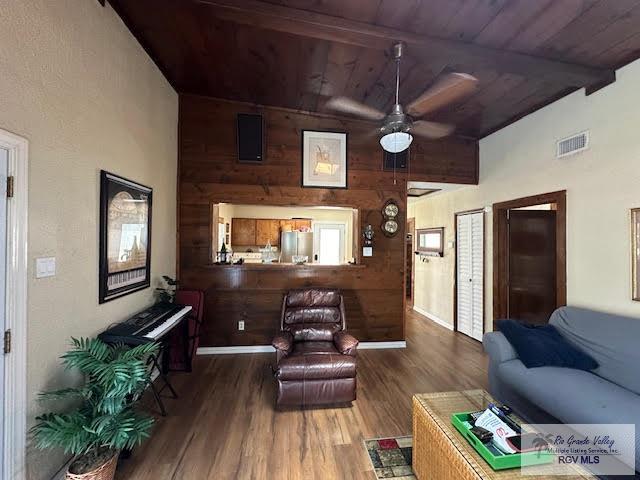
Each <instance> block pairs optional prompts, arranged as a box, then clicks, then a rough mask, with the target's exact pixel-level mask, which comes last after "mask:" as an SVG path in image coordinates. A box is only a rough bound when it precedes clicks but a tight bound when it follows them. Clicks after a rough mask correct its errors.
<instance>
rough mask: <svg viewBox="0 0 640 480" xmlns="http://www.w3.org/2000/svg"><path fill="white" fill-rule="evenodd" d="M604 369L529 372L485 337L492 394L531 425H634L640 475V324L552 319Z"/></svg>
mask: <svg viewBox="0 0 640 480" xmlns="http://www.w3.org/2000/svg"><path fill="white" fill-rule="evenodd" d="M549 323H550V324H551V325H553V326H555V327H556V329H557V330H558V331H559V332H560V334H561V335H562V336H563V337H564V338H565V339H567V340H568V341H569V342H570V343H571V344H573V345H574V346H576V347H577V348H579V349H580V350H582V351H584V352H586V353H588V354H589V355H591V356H592V357H593V358H594V359H595V360H596V361H597V362H598V364H599V367H598V368H597V369H595V370H593V371H592V372H585V371H582V370H574V369H570V368H559V367H540V368H530V369H527V368H526V367H525V366H524V365H523V363H522V362H521V361H520V360H519V359H518V355H517V354H516V352H515V350H514V349H513V347H512V346H511V344H510V343H509V341H508V340H507V339H506V337H505V336H504V335H503V334H502V333H500V332H491V333H487V334H485V335H484V338H483V344H484V349H485V351H486V352H487V353H488V354H489V389H490V392H491V394H492V395H493V396H494V397H495V398H496V399H498V400H499V401H501V402H503V403H506V404H507V405H510V406H511V407H512V408H513V409H514V410H515V411H516V412H517V413H518V414H520V416H521V417H523V418H525V419H526V420H527V421H529V422H531V423H557V421H560V422H562V423H633V424H635V425H636V470H639V469H640V442H639V438H640V319H638V318H630V317H624V316H620V315H612V314H608V313H602V312H597V311H593V310H587V309H583V308H577V307H561V308H559V309H557V310H556V311H555V312H554V313H553V314H552V315H551V318H550V319H549Z"/></svg>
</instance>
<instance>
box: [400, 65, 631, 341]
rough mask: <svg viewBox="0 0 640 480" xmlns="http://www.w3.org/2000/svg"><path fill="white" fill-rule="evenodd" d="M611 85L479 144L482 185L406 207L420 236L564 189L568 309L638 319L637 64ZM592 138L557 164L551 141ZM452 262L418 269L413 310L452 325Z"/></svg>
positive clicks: (449, 235)
mask: <svg viewBox="0 0 640 480" xmlns="http://www.w3.org/2000/svg"><path fill="white" fill-rule="evenodd" d="M617 78H618V79H617V81H616V82H615V83H614V84H612V85H609V86H608V87H606V88H604V89H602V90H600V91H598V92H596V93H594V94H592V95H590V96H585V95H584V92H583V91H578V92H575V93H573V94H572V95H570V96H568V97H565V98H563V99H561V100H559V101H557V102H555V103H553V104H552V105H549V106H547V107H545V108H543V109H542V110H539V111H537V112H535V113H533V114H531V115H529V116H527V117H525V118H523V119H522V120H520V121H518V122H516V123H514V124H512V125H510V126H508V127H506V128H504V129H502V130H500V131H498V132H496V133H494V134H492V135H490V136H488V137H487V138H485V139H483V140H482V141H481V142H480V184H479V185H478V186H471V187H467V188H464V189H461V190H458V191H455V192H450V193H442V194H440V195H436V196H434V197H425V199H424V200H421V201H419V202H418V203H416V204H414V205H413V206H412V207H411V211H410V214H411V213H413V215H414V216H415V218H416V228H422V227H439V226H444V227H445V228H446V231H445V232H446V233H445V235H446V239H447V240H453V235H454V213H455V212H460V211H464V210H470V209H476V208H481V207H484V206H488V205H492V204H493V203H495V202H501V201H506V200H511V199H515V198H519V197H526V196H529V195H535V194H540V193H547V192H552V191H556V190H567V210H568V212H567V282H568V285H567V301H568V303H569V304H570V305H580V306H586V307H591V308H596V309H600V310H605V311H610V312H615V313H620V314H628V315H632V316H637V317H640V302H634V301H632V300H631V273H630V268H631V267H630V265H631V260H630V248H631V247H630V230H629V209H631V208H633V207H640V193H639V192H640V190H639V185H640V135H639V134H638V128H639V125H640V89H638V85H640V61H636V62H634V63H632V64H630V65H628V66H626V67H624V68H622V69H620V70H619V71H618V72H617ZM583 130H590V131H591V148H590V149H589V150H587V151H585V152H582V153H579V154H576V155H574V156H571V157H566V158H563V159H556V158H555V145H556V141H557V140H559V139H561V138H564V137H567V136H569V135H572V134H575V133H579V132H581V131H583ZM485 218H486V222H487V224H486V245H487V247H486V257H485V258H486V267H485V274H486V279H485V285H486V289H485V293H486V297H485V310H486V314H485V324H486V328H487V330H490V329H491V324H492V319H493V308H492V307H493V297H492V282H493V271H492V262H493V257H492V242H493V236H492V233H493V232H492V229H493V227H492V215H491V213H489V214H487V215H486V217H485ZM453 272H454V255H453V252H452V251H450V250H447V251H446V253H445V257H444V258H442V259H433V260H431V261H430V262H429V263H427V264H420V263H418V264H417V268H416V287H415V288H416V294H415V296H416V305H417V306H418V307H419V308H422V309H424V310H426V311H428V312H431V313H432V314H434V315H435V316H437V317H439V318H441V319H443V320H445V321H447V322H449V323H451V324H453Z"/></svg>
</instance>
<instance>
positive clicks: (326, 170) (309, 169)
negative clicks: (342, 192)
mask: <svg viewBox="0 0 640 480" xmlns="http://www.w3.org/2000/svg"><path fill="white" fill-rule="evenodd" d="M347 142H348V135H347V133H346V132H335V131H318V130H302V138H301V147H302V179H301V183H302V187H305V188H309V187H311V188H345V189H346V188H347V182H348V171H347V168H348V166H347V163H348V162H347Z"/></svg>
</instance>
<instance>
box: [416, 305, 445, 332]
mask: <svg viewBox="0 0 640 480" xmlns="http://www.w3.org/2000/svg"><path fill="white" fill-rule="evenodd" d="M413 309H414V310H415V311H416V312H418V313H419V314H420V315H424V316H425V317H427V318H428V319H429V320H431V321H432V322H433V323H437V324H438V325H440V326H441V327H444V328H446V329H447V330H451V331H453V325H451V324H450V323H448V322H445V321H444V320H442V319H441V318H438V317H436V316H435V315H434V314H433V313H429V312H427V311H426V310H423V309H422V308H420V307H416V306H415V305H414V306H413Z"/></svg>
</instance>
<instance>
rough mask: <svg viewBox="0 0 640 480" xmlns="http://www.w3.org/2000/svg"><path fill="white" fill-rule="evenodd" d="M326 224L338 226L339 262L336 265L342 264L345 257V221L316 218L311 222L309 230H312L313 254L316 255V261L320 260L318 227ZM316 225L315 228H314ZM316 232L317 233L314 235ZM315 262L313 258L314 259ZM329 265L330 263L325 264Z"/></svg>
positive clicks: (346, 228) (346, 227)
mask: <svg viewBox="0 0 640 480" xmlns="http://www.w3.org/2000/svg"><path fill="white" fill-rule="evenodd" d="M327 226H338V227H341V229H340V237H341V238H340V263H338V264H337V265H344V263H345V262H346V261H347V260H348V259H347V230H348V225H347V222H330V221H328V220H318V221H315V220H314V221H312V222H311V231H312V232H313V256H314V257H315V256H316V255H318V262H319V261H320V229H321V228H322V227H327ZM316 227H317V229H316ZM316 232H317V233H318V235H316ZM316 248H317V250H316ZM314 262H315V259H314ZM319 265H320V264H319ZM327 265H330V264H327Z"/></svg>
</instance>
